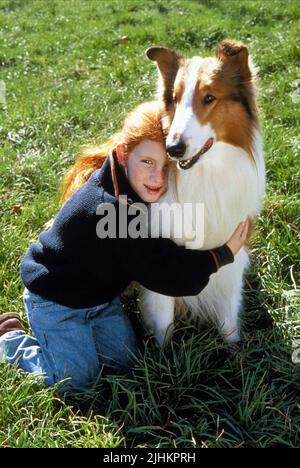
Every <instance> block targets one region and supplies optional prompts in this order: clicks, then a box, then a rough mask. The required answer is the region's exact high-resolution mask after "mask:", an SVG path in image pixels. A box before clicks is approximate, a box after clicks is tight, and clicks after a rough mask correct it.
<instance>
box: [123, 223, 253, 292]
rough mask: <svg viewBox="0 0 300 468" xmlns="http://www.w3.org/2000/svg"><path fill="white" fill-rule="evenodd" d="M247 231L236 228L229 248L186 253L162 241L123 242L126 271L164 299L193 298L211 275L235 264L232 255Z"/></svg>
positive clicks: (176, 246)
mask: <svg viewBox="0 0 300 468" xmlns="http://www.w3.org/2000/svg"><path fill="white" fill-rule="evenodd" d="M247 229H248V225H247V223H241V224H240V225H239V226H238V228H237V229H236V230H235V232H234V234H233V235H232V236H231V238H230V239H229V241H228V245H229V246H230V247H231V248H230V247H229V246H228V245H227V244H224V245H223V246H222V247H219V248H216V249H213V250H205V251H199V250H191V249H186V248H185V247H181V246H178V245H177V244H175V242H173V241H172V240H170V239H164V238H158V239H155V238H148V239H141V238H139V239H126V241H125V242H126V245H124V248H125V249H126V255H125V257H126V263H127V265H126V266H125V267H126V268H127V269H129V271H130V273H131V276H132V279H133V280H135V281H138V282H139V283H140V284H142V285H143V286H144V287H146V288H147V289H150V290H152V291H155V292H157V293H160V294H164V295H166V296H173V297H176V296H195V295H197V294H199V293H200V292H201V291H202V290H203V289H204V288H205V286H206V285H207V284H208V281H209V277H210V275H211V274H212V273H215V272H216V271H217V270H218V269H219V268H221V267H222V266H224V265H227V264H228V263H232V262H233V261H234V255H233V254H236V253H237V252H238V251H239V249H240V248H241V247H242V245H243V244H244V242H245V239H246V234H247ZM231 249H232V250H231ZM122 257H123V258H124V252H123V255H122Z"/></svg>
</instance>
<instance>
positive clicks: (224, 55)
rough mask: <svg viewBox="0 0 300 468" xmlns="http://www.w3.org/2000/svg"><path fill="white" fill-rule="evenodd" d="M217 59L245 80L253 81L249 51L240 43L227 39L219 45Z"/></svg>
mask: <svg viewBox="0 0 300 468" xmlns="http://www.w3.org/2000/svg"><path fill="white" fill-rule="evenodd" d="M216 57H217V59H218V60H220V61H221V62H223V64H224V66H230V67H232V68H234V69H235V72H236V73H237V74H238V75H240V77H241V78H242V79H244V80H250V79H251V71H250V68H249V63H248V57H249V54H248V49H247V47H246V46H245V45H244V44H243V43H242V42H239V41H234V40H230V39H225V40H224V41H222V42H220V44H218V46H217V49H216Z"/></svg>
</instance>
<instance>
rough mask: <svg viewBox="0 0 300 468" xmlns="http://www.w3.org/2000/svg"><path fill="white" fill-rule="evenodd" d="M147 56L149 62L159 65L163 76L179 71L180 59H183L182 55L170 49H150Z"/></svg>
mask: <svg viewBox="0 0 300 468" xmlns="http://www.w3.org/2000/svg"><path fill="white" fill-rule="evenodd" d="M146 55H147V57H148V59H149V60H152V61H153V62H156V63H157V66H158V68H159V71H160V73H161V74H162V76H165V75H168V74H169V73H170V72H173V71H174V69H175V70H176V71H177V70H178V67H179V62H180V59H182V56H181V55H179V54H178V53H177V52H175V50H173V49H169V48H168V47H149V49H147V50H146Z"/></svg>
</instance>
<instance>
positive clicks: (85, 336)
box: [0, 289, 138, 390]
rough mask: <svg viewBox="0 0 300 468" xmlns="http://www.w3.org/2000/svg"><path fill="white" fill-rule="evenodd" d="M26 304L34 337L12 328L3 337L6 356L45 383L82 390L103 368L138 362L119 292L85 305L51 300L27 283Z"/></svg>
mask: <svg viewBox="0 0 300 468" xmlns="http://www.w3.org/2000/svg"><path fill="white" fill-rule="evenodd" d="M24 304H25V310H26V313H27V317H28V320H29V324H30V327H31V329H32V331H33V333H34V335H35V337H32V336H29V335H26V333H25V332H23V331H12V332H8V333H6V334H4V335H3V336H2V337H1V338H0V350H1V349H2V353H3V350H4V360H5V361H6V362H8V363H10V364H13V363H17V364H18V366H19V367H20V368H21V369H23V370H25V371H27V372H30V373H34V374H43V375H44V376H45V383H46V384H47V385H50V386H52V385H54V384H55V383H57V382H60V381H61V380H64V379H68V380H67V381H65V382H63V383H62V384H61V385H62V388H63V389H70V388H73V389H77V390H84V389H86V388H88V387H89V386H92V385H93V384H95V383H96V382H97V381H99V379H100V377H101V374H102V371H103V369H108V370H109V371H111V372H116V373H124V372H127V371H129V370H130V369H131V368H132V366H133V365H134V361H135V356H136V354H137V352H138V344H137V339H136V335H135V333H134V330H133V327H132V325H131V322H130V321H129V319H128V317H127V316H126V315H125V312H124V311H123V310H122V305H121V301H120V298H119V297H116V298H115V299H113V300H112V301H111V302H107V303H105V304H101V305H98V306H95V307H89V308H85V309H72V308H69V307H65V306H63V305H59V304H56V303H55V302H51V301H48V300H46V299H44V298H43V297H41V296H38V295H37V294H33V293H32V292H30V291H28V290H27V289H25V291H24Z"/></svg>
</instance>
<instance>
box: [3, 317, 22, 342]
mask: <svg viewBox="0 0 300 468" xmlns="http://www.w3.org/2000/svg"><path fill="white" fill-rule="evenodd" d="M15 330H22V331H24V328H23V327H22V324H21V317H20V315H19V314H17V313H16V312H6V313H5V314H0V336H2V335H4V334H5V333H7V332H10V331H15Z"/></svg>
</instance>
